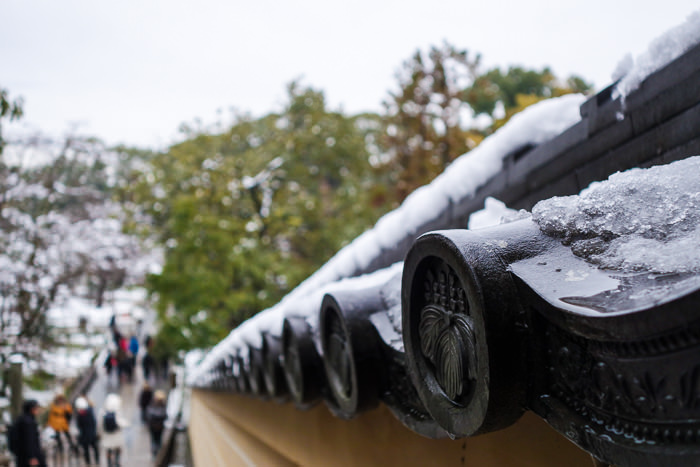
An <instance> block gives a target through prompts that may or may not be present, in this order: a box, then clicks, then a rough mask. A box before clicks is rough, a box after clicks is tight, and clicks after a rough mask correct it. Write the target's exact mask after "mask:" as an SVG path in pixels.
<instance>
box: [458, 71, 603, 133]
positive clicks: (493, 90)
mask: <svg viewBox="0 0 700 467" xmlns="http://www.w3.org/2000/svg"><path fill="white" fill-rule="evenodd" d="M591 89H592V86H591V85H590V84H588V83H586V82H585V81H584V80H583V79H582V78H580V77H578V76H571V77H569V78H568V79H567V80H566V81H565V82H561V81H560V80H559V79H558V78H557V77H556V76H554V74H553V73H552V71H551V70H550V69H549V68H547V67H545V68H543V69H542V70H541V71H537V70H528V69H525V68H522V67H510V68H508V71H507V72H506V73H504V72H503V71H501V69H500V68H494V69H492V70H489V71H488V72H486V73H484V74H482V75H480V76H478V77H477V79H476V80H474V83H473V84H472V86H470V87H469V88H467V89H465V94H464V98H465V100H466V102H468V103H469V104H470V105H471V107H472V109H473V110H474V114H475V115H479V114H486V115H489V116H492V117H493V116H494V112H495V110H496V108H497V107H498V106H499V105H500V106H502V108H503V110H504V112H505V113H506V114H509V113H510V115H513V114H515V113H517V112H518V111H520V110H522V109H523V108H524V107H523V103H524V102H528V103H529V104H534V103H535V102H538V101H540V100H542V99H547V98H550V97H558V96H562V95H564V94H569V93H572V92H579V93H587V92H589V91H590V90H591ZM523 96H529V97H523ZM501 124H502V123H501Z"/></svg>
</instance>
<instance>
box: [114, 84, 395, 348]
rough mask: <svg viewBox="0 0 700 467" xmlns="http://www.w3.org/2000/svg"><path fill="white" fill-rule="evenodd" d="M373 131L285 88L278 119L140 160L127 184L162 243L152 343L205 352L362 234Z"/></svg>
mask: <svg viewBox="0 0 700 467" xmlns="http://www.w3.org/2000/svg"><path fill="white" fill-rule="evenodd" d="M380 129H381V124H380V121H379V118H378V117H376V116H373V115H362V116H355V117H349V116H345V115H343V114H342V113H339V112H333V111H329V110H327V108H326V104H325V99H324V96H323V94H322V93H320V92H318V91H315V90H313V89H311V88H306V87H302V86H300V85H299V84H297V83H292V84H291V85H290V86H289V88H288V103H287V104H286V106H285V108H284V109H283V111H282V112H281V113H279V114H269V115H267V116H264V117H262V118H260V119H251V118H249V117H239V118H238V119H237V120H236V121H235V122H234V124H233V125H232V126H231V128H230V129H229V130H228V131H227V132H225V133H222V134H193V135H191V137H190V138H189V139H188V140H186V141H184V142H182V143H180V144H177V145H175V146H173V147H171V148H170V149H169V150H168V151H167V152H165V153H162V154H149V155H147V158H146V159H144V161H145V162H146V163H147V164H148V165H149V167H150V171H149V172H148V173H145V174H143V175H140V176H136V177H135V178H134V180H133V181H132V182H131V183H129V186H130V187H131V189H132V190H131V192H132V194H131V195H130V196H131V198H130V201H135V200H136V201H137V202H138V203H139V204H140V205H141V206H143V207H144V212H145V213H146V214H147V215H148V216H150V217H151V218H152V220H153V225H154V226H155V227H154V228H155V231H156V232H157V234H158V236H159V238H160V240H161V242H162V243H163V244H164V245H165V265H164V267H163V270H162V271H161V273H160V274H155V275H152V276H150V277H149V280H148V287H149V290H150V291H151V292H152V293H153V294H154V297H156V298H157V309H158V313H159V320H160V323H161V328H160V332H159V335H158V336H157V339H156V341H157V342H168V343H169V344H168V345H170V344H172V345H173V346H174V347H175V348H178V349H188V348H193V347H204V346H207V345H211V344H213V343H214V342H216V341H217V340H219V339H221V338H222V337H223V336H225V335H226V334H227V333H228V331H229V330H230V329H231V328H232V327H233V326H235V325H237V324H238V323H240V322H242V321H243V320H245V319H247V318H248V317H250V316H252V315H253V314H255V313H257V312H258V311H260V310H262V309H264V308H266V307H268V306H271V305H272V304H274V303H276V302H277V301H279V300H280V299H281V297H282V296H283V295H284V294H286V293H287V292H288V291H289V290H291V288H292V287H294V286H296V285H297V284H298V283H299V282H300V281H301V280H302V279H304V278H306V277H307V276H308V275H309V274H311V273H312V272H313V271H314V270H315V269H317V268H318V267H319V266H320V265H322V264H323V263H324V262H325V261H327V260H328V258H329V257H330V256H331V255H333V254H334V253H335V252H336V251H337V250H338V249H339V248H340V247H341V246H342V245H343V244H344V243H346V242H348V241H350V240H351V239H353V238H354V237H356V236H357V235H359V234H360V233H362V231H363V230H365V229H366V228H367V227H369V226H370V225H371V224H372V223H373V222H374V221H375V220H376V218H377V217H378V215H379V214H380V213H381V209H382V208H384V206H383V205H382V206H376V205H375V204H373V202H372V199H373V197H374V196H375V192H374V191H373V190H374V187H375V185H376V184H375V182H374V181H373V180H374V179H375V178H376V176H377V174H376V173H375V171H374V169H373V168H372V166H371V165H370V163H369V158H370V149H369V148H370V147H371V142H372V141H374V140H376V138H377V134H378V132H379V130H380ZM130 154H131V155H133V152H132V153H130ZM125 157H127V156H125ZM124 196H126V195H124ZM136 198H138V199H136ZM164 345H165V344H164ZM171 350H172V349H164V352H169V351H171Z"/></svg>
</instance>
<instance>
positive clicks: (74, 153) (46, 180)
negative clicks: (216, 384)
mask: <svg viewBox="0 0 700 467" xmlns="http://www.w3.org/2000/svg"><path fill="white" fill-rule="evenodd" d="M111 158H113V154H111V153H110V151H108V150H107V149H106V148H105V147H104V146H103V145H102V144H101V143H100V142H98V141H95V140H90V139H85V138H68V139H66V140H65V141H62V142H60V143H58V144H57V143H54V142H51V141H47V140H42V139H40V138H34V139H33V140H32V141H31V142H24V143H16V144H15V146H13V147H11V148H10V147H8V151H6V153H5V155H4V156H3V160H0V336H2V337H0V349H2V351H0V353H5V352H7V351H25V350H27V349H29V348H33V347H35V345H36V344H37V342H38V341H37V339H43V338H44V337H46V335H47V324H46V311H47V310H48V308H49V307H50V306H51V305H52V304H54V303H56V302H57V301H60V300H62V299H65V298H67V297H69V296H71V295H74V294H80V295H87V296H88V297H90V298H92V299H94V300H95V302H96V303H97V304H98V305H99V304H101V302H102V297H103V296H104V293H105V291H106V290H108V289H110V288H115V287H118V286H121V285H122V284H124V283H125V282H126V281H129V280H130V279H131V278H133V277H134V276H138V275H141V276H142V274H143V271H142V270H141V269H142V268H140V267H138V266H135V265H137V264H138V262H139V260H140V258H141V257H142V252H141V249H140V243H139V241H138V240H137V238H136V237H134V236H131V235H128V234H126V233H124V231H123V228H122V222H123V214H122V210H121V208H120V206H119V205H118V204H117V203H114V202H113V201H112V200H111V196H112V195H111V186H112V185H113V184H114V180H113V179H114V177H113V172H114V171H113V169H112V165H111V162H112V161H111V160H110V159H111ZM27 161H30V162H27Z"/></svg>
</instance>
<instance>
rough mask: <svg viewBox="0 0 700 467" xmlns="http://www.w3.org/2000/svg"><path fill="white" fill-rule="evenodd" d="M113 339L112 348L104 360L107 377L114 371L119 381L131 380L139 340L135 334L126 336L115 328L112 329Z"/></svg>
mask: <svg viewBox="0 0 700 467" xmlns="http://www.w3.org/2000/svg"><path fill="white" fill-rule="evenodd" d="M113 339H114V348H112V349H110V351H109V354H108V355H107V359H106V360H105V362H104V367H105V370H106V371H107V377H108V378H109V377H110V375H111V374H112V372H115V373H116V374H117V380H118V381H119V382H120V383H121V382H123V381H125V380H126V381H129V382H131V381H133V379H134V368H135V367H136V356H137V355H138V353H139V340H138V338H137V337H136V335H132V336H131V337H129V338H127V337H126V336H123V335H122V334H121V333H120V332H119V331H117V330H116V329H115V330H114V331H113Z"/></svg>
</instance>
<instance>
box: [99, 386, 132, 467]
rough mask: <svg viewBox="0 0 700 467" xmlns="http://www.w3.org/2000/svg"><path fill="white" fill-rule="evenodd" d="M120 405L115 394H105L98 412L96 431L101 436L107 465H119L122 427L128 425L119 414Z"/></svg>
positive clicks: (110, 466)
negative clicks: (98, 419)
mask: <svg viewBox="0 0 700 467" xmlns="http://www.w3.org/2000/svg"><path fill="white" fill-rule="evenodd" d="M121 406H122V400H121V398H120V397H119V396H118V395H117V394H114V393H112V394H107V397H106V398H105V403H104V406H103V409H102V412H101V414H100V422H99V424H98V427H99V428H98V432H99V433H100V435H101V438H102V448H103V449H104V450H105V456H106V458H107V467H119V466H120V465H121V454H122V450H123V449H124V445H125V442H126V438H125V436H124V429H125V428H127V427H128V426H129V423H128V422H127V421H126V420H125V419H124V417H122V415H121Z"/></svg>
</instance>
